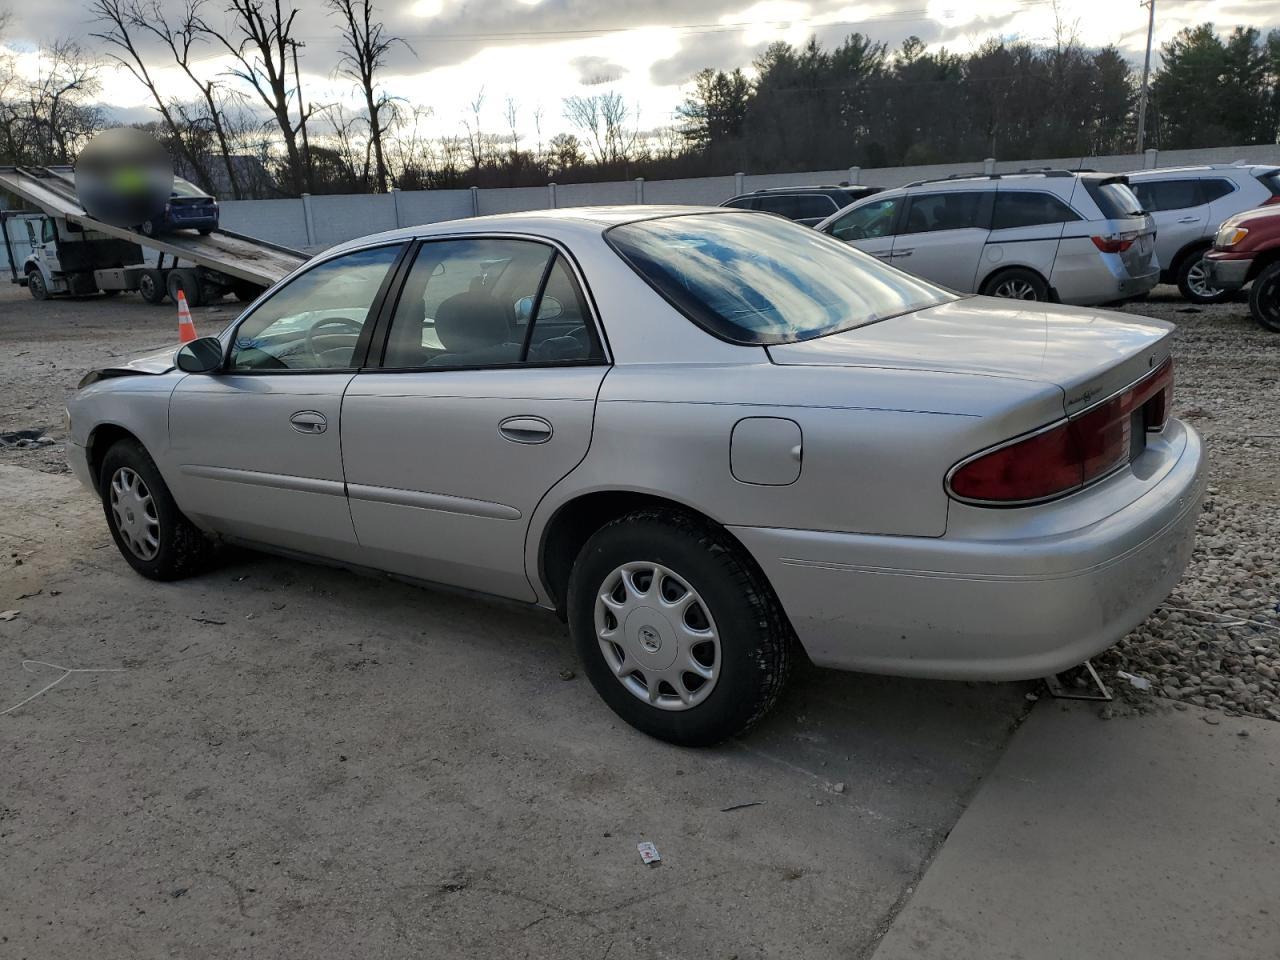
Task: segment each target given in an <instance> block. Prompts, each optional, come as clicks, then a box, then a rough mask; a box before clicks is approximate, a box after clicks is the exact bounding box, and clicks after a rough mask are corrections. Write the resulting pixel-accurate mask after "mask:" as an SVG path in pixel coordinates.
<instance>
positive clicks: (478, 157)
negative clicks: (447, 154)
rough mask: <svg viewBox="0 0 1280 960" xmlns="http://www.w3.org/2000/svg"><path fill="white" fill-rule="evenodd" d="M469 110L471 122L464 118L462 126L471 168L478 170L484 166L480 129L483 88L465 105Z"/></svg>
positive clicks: (482, 138) (483, 148) (482, 137)
mask: <svg viewBox="0 0 1280 960" xmlns="http://www.w3.org/2000/svg"><path fill="white" fill-rule="evenodd" d="M467 106H468V107H470V109H471V120H467V119H466V118H465V117H464V118H463V120H462V125H463V126H464V127H465V128H466V130H467V149H468V150H469V151H470V153H471V167H472V169H474V170H479V169H480V167H481V166H483V165H484V155H485V139H484V132H483V130H482V129H481V127H480V111H481V110H482V109H483V108H484V87H481V88H480V89H479V90H477V91H476V95H475V97H473V98H472V100H471V102H470V103H469V104H467Z"/></svg>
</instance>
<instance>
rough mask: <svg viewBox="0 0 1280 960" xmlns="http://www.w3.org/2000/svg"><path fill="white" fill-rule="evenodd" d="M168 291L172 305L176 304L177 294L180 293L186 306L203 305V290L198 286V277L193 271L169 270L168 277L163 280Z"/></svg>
mask: <svg viewBox="0 0 1280 960" xmlns="http://www.w3.org/2000/svg"><path fill="white" fill-rule="evenodd" d="M165 283H166V286H167V288H168V291H169V299H170V300H172V301H173V302H174V303H177V302H178V293H179V291H181V292H182V294H183V296H185V297H186V299H187V306H189V307H198V306H200V305H201V304H202V303H204V299H203V296H202V295H203V293H204V288H203V287H202V286H201V284H200V277H199V276H198V275H197V274H196V272H195V271H194V270H189V269H185V268H179V269H177V270H170V271H169V276H168V278H167V279H166V280H165Z"/></svg>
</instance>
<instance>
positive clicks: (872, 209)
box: [830, 197, 902, 241]
mask: <svg viewBox="0 0 1280 960" xmlns="http://www.w3.org/2000/svg"><path fill="white" fill-rule="evenodd" d="M901 204H902V198H901V197H892V198H890V199H888V200H875V201H872V202H871V203H866V204H863V205H862V206H860V207H857V208H855V209H853V210H850V211H849V212H848V213H846V214H845V215H844V216H842V217H840V218H839V219H838V220H836V221H835V222H834V223H833V224H831V227H830V230H831V235H832V236H833V237H835V238H837V239H839V240H845V241H849V240H871V239H873V238H875V237H887V236H890V235H891V234H892V233H893V221H894V220H895V218H896V217H897V216H898V207H899V206H901Z"/></svg>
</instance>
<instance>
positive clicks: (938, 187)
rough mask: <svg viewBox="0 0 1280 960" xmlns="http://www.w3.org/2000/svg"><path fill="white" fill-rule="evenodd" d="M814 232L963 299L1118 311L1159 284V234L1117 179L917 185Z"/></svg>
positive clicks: (848, 211)
mask: <svg viewBox="0 0 1280 960" xmlns="http://www.w3.org/2000/svg"><path fill="white" fill-rule="evenodd" d="M816 229H818V230H821V231H823V232H824V233H829V234H831V235H832V236H833V237H836V238H837V239H840V240H844V241H846V242H848V243H850V244H852V245H853V246H855V247H858V248H859V249H861V250H865V251H866V252H867V253H870V254H872V255H874V256H877V257H879V258H881V259H882V260H887V261H888V262H890V263H892V264H893V265H894V266H895V267H898V268H900V269H902V270H906V271H908V272H909V273H914V274H916V275H917V276H920V277H924V278H925V279H927V280H932V281H933V282H934V283H938V284H941V285H942V286H945V287H949V288H951V289H952V290H956V291H959V292H961V293H983V294H988V295H990V296H996V297H1013V298H1015V299H1021V300H1057V301H1060V302H1062V303H1076V304H1096V303H1112V302H1115V301H1119V300H1127V299H1132V298H1134V297H1139V296H1142V295H1143V294H1145V293H1146V292H1147V291H1149V290H1150V289H1151V288H1152V287H1154V286H1155V285H1156V283H1157V282H1158V280H1159V277H1160V269H1159V265H1158V264H1157V261H1156V259H1155V225H1154V223H1153V221H1152V219H1151V217H1149V216H1148V215H1147V214H1145V213H1144V212H1143V211H1142V208H1141V205H1140V204H1139V203H1138V200H1137V198H1136V197H1135V196H1134V195H1133V193H1132V192H1131V191H1130V190H1129V188H1128V186H1127V185H1126V180H1125V178H1124V177H1123V176H1117V175H1113V174H1093V173H1080V174H1077V173H1073V172H1071V171H1067V170H1043V171H1037V172H1031V173H1017V174H987V175H978V176H969V177H954V178H948V179H945V180H920V181H917V182H916V183H909V184H907V185H906V186H905V187H898V188H896V189H893V190H885V191H883V192H881V193H877V194H875V195H874V196H872V197H868V198H867V199H865V200H859V201H858V202H857V203H854V204H851V205H850V206H848V207H845V208H844V209H843V210H841V211H840V212H839V213H837V214H835V215H833V216H830V217H828V218H827V219H826V220H824V221H822V222H821V223H819V224H818V225H817V227H816Z"/></svg>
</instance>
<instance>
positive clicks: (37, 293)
mask: <svg viewBox="0 0 1280 960" xmlns="http://www.w3.org/2000/svg"><path fill="white" fill-rule="evenodd" d="M27 290H28V291H29V292H30V293H31V296H33V297H35V299H37V300H48V299H49V287H48V285H47V284H46V283H45V282H44V276H43V275H42V274H41V273H40V271H39V270H32V271H31V272H30V273H28V274H27Z"/></svg>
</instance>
